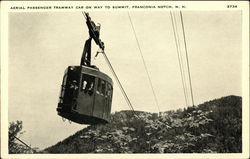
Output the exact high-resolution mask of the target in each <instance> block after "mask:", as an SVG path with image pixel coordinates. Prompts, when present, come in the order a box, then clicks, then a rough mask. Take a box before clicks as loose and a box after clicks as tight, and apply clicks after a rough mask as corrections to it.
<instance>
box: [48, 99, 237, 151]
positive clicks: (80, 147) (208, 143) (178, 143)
mask: <svg viewBox="0 0 250 159" xmlns="http://www.w3.org/2000/svg"><path fill="white" fill-rule="evenodd" d="M241 100H242V99H241V97H237V96H228V97H223V98H220V99H215V100H212V101H209V102H205V103H203V104H200V105H198V106H194V107H188V108H185V109H184V110H182V109H178V110H176V111H167V112H164V113H161V114H160V115H159V116H158V114H152V113H147V112H139V111H137V112H136V115H134V114H133V112H131V111H121V112H116V113H114V114H112V115H111V122H110V123H108V124H105V125H92V126H89V127H87V128H84V129H83V130H81V131H78V132H77V133H75V134H74V135H72V136H70V137H68V138H67V139H65V140H63V141H61V142H58V143H57V144H56V145H54V146H51V147H48V148H46V149H45V150H44V151H45V152H46V153H240V152H242V108H241V107H242V101H241Z"/></svg>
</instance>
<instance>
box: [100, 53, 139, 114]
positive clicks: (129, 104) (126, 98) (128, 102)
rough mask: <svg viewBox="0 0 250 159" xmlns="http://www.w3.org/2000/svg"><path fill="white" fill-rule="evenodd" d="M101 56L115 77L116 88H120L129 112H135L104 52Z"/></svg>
mask: <svg viewBox="0 0 250 159" xmlns="http://www.w3.org/2000/svg"><path fill="white" fill-rule="evenodd" d="M102 54H103V56H104V59H105V61H106V62H107V64H108V66H109V68H110V70H111V72H112V74H113V76H114V77H115V79H116V82H117V83H118V86H119V87H120V89H121V92H122V94H123V96H124V98H125V100H126V102H127V104H128V106H129V107H130V108H131V110H132V111H133V112H134V113H135V110H134V108H133V106H132V104H131V102H130V100H129V98H128V96H127V94H126V92H125V90H124V88H123V87H122V84H121V82H120V80H119V78H118V76H117V75H116V73H115V70H114V68H113V67H112V65H111V63H110V61H109V59H108V57H107V55H106V53H105V52H104V50H103V51H102Z"/></svg>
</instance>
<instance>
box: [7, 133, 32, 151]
mask: <svg viewBox="0 0 250 159" xmlns="http://www.w3.org/2000/svg"><path fill="white" fill-rule="evenodd" d="M9 135H11V134H9ZM11 136H13V137H14V138H15V139H17V140H18V141H19V142H21V143H22V144H23V145H25V146H26V147H28V148H29V149H30V150H32V151H33V152H36V150H34V149H33V148H31V147H30V146H29V145H28V144H26V143H25V142H24V141H22V140H21V139H19V138H18V137H16V136H15V135H11Z"/></svg>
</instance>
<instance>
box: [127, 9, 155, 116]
mask: <svg viewBox="0 0 250 159" xmlns="http://www.w3.org/2000/svg"><path fill="white" fill-rule="evenodd" d="M128 17H129V20H130V23H131V26H132V29H133V32H134V35H135V39H136V42H137V46H138V49H139V51H140V55H141V58H142V61H143V65H144V67H145V70H146V73H147V76H148V80H149V83H150V86H151V89H152V92H153V95H154V99H155V103H156V106H157V108H158V112H159V113H160V108H159V104H158V100H157V98H156V94H155V91H154V88H153V84H152V81H151V79H150V76H149V72H148V69H147V65H146V62H145V60H144V57H143V54H142V51H141V47H140V43H139V41H138V38H137V36H136V32H135V28H134V25H133V23H132V20H131V17H130V14H129V12H128Z"/></svg>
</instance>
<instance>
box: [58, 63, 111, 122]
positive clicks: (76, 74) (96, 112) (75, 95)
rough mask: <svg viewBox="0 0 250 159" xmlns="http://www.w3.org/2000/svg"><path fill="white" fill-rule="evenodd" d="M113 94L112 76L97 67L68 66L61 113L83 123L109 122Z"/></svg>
mask: <svg viewBox="0 0 250 159" xmlns="http://www.w3.org/2000/svg"><path fill="white" fill-rule="evenodd" d="M112 94H113V82H112V79H111V78H110V77H109V76H107V75H106V74H104V73H102V72H100V71H99V69H98V68H91V67H87V66H69V67H68V68H67V69H66V70H65V73H64V78H63V82H62V87H61V94H60V97H59V103H58V107H57V112H58V115H60V116H62V117H63V118H66V119H69V120H71V121H74V122H76V123H80V124H97V123H107V122H108V121H109V115H110V111H111V103H112Z"/></svg>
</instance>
